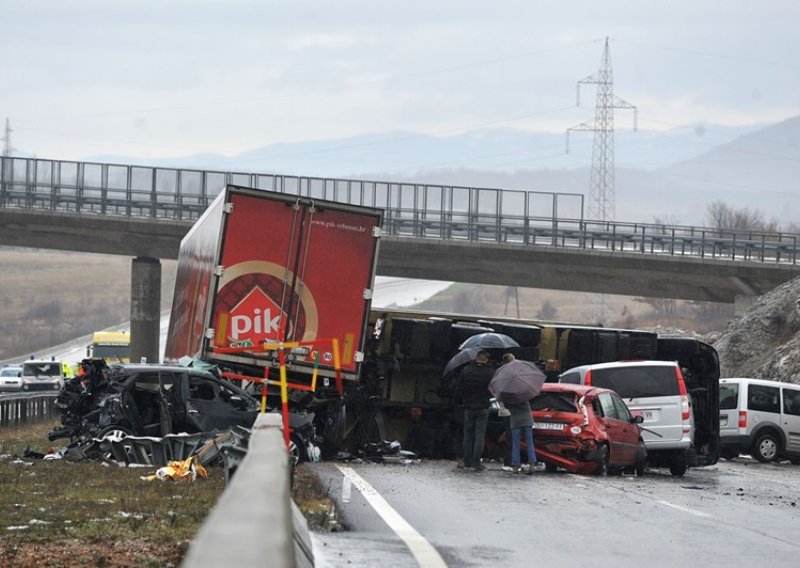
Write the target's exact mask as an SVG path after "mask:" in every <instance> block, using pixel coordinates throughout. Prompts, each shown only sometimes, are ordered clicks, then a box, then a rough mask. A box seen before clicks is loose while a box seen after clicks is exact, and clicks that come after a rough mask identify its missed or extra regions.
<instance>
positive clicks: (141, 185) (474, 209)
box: [0, 157, 798, 264]
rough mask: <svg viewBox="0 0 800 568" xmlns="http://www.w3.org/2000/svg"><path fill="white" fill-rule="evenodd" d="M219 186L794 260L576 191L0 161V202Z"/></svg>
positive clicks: (455, 224)
mask: <svg viewBox="0 0 800 568" xmlns="http://www.w3.org/2000/svg"><path fill="white" fill-rule="evenodd" d="M227 184H233V185H241V186H246V187H254V188H257V189H265V190H270V191H277V192H281V193H287V194H292V195H298V196H304V197H310V198H312V199H326V200H330V201H337V202H340V203H348V204H352V205H365V206H369V207H376V208H380V209H383V210H384V229H385V232H386V233H387V234H389V235H395V236H407V237H418V238H435V239H459V240H471V241H486V242H499V243H515V244H523V245H546V246H553V247H570V248H583V249H591V250H598V251H608V252H612V253H617V252H622V253H626V252H627V253H638V254H649V255H670V256H692V257H700V258H713V259H724V260H732V261H740V260H747V261H756V262H762V263H781V264H797V261H798V251H797V246H798V235H795V234H788V233H780V232H759V231H730V230H719V229H711V228H704V227H690V226H679V225H664V224H654V223H624V222H617V221H594V220H587V219H584V217H583V196H582V195H580V194H574V193H553V192H537V191H522V190H501V189H489V188H474V187H459V186H448V185H431V184H414V183H396V182H382V181H370V180H353V179H329V178H316V177H301V176H287V175H275V174H262V173H237V172H218V171H201V170H191V169H176V168H160V167H150V166H136V165H120V164H101V163H90V162H71V161H61V160H44V159H36V158H8V157H4V158H0V207H11V208H28V209H46V210H51V211H63V212H75V213H80V214H97V215H112V216H113V215H118V216H126V217H143V218H153V219H159V218H164V219H175V220H183V221H194V220H195V219H197V218H198V217H199V216H200V215H201V214H202V212H203V211H205V209H206V208H207V206H208V204H209V203H210V202H211V200H213V198H214V197H215V196H216V195H217V194H218V193H219V192H220V191H221V190H222V188H223V187H225V185H227Z"/></svg>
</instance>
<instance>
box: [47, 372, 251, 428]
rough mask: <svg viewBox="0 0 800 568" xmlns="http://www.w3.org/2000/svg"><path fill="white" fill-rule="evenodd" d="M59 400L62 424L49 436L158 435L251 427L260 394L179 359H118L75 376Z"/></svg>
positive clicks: (65, 387)
mask: <svg viewBox="0 0 800 568" xmlns="http://www.w3.org/2000/svg"><path fill="white" fill-rule="evenodd" d="M56 406H57V407H58V409H59V411H60V412H61V415H62V416H61V422H62V426H61V427H60V428H56V429H54V430H52V431H50V433H49V434H48V438H49V439H50V440H56V439H59V438H70V439H71V441H72V442H80V441H82V440H83V441H86V440H90V439H92V438H104V437H106V436H109V435H112V436H116V437H124V436H154V437H161V436H166V435H168V434H173V433H179V432H187V433H195V432H208V431H213V430H224V429H228V428H232V427H234V426H243V427H245V428H250V427H251V426H252V425H253V422H254V421H255V418H256V415H257V414H258V411H259V404H258V401H257V400H256V399H254V398H253V397H251V396H250V395H248V394H247V393H245V392H244V391H242V390H241V389H239V388H238V387H236V386H235V385H233V384H231V383H230V382H228V381H226V380H224V379H220V378H218V377H217V376H215V375H214V374H212V373H210V372H208V371H203V370H200V369H192V368H187V367H181V366H178V365H154V364H146V365H145V364H142V365H130V364H126V365H113V366H111V367H108V368H106V369H104V372H103V375H102V377H101V378H99V379H98V380H95V381H94V382H93V384H90V385H88V388H87V381H82V382H79V381H70V382H68V383H67V384H65V385H64V386H63V387H62V389H61V391H60V392H59V395H58V398H57V400H56Z"/></svg>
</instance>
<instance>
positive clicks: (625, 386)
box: [592, 365, 680, 398]
mask: <svg viewBox="0 0 800 568" xmlns="http://www.w3.org/2000/svg"><path fill="white" fill-rule="evenodd" d="M592 385H594V386H596V387H602V388H606V389H609V390H613V391H614V392H616V393H617V394H618V395H620V396H621V397H622V398H643V397H654V396H674V395H678V394H680V390H679V388H678V379H677V375H676V374H675V367H673V366H669V365H658V366H655V365H654V366H652V367H651V366H647V365H637V366H632V367H612V368H608V369H592Z"/></svg>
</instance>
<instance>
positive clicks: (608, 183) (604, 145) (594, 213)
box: [567, 37, 637, 221]
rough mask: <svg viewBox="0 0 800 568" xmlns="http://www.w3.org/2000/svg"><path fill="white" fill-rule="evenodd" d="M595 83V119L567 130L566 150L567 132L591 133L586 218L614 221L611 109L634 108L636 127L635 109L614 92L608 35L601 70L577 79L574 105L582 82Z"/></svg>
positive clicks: (634, 126)
mask: <svg viewBox="0 0 800 568" xmlns="http://www.w3.org/2000/svg"><path fill="white" fill-rule="evenodd" d="M582 84H584V85H587V84H592V85H597V101H596V103H595V113H594V122H593V123H591V124H589V123H585V122H584V123H581V124H579V125H577V126H573V127H572V128H569V129H567V153H569V133H570V132H571V131H573V130H588V131H591V132H594V145H593V146H592V175H591V179H590V186H589V206H588V209H587V216H586V218H587V219H589V220H597V221H614V219H615V216H616V206H615V195H614V109H615V108H624V109H632V110H633V130H634V131H636V129H637V124H636V123H637V111H636V107H635V106H633V105H632V104H630V103H628V102H625V101H623V100H622V99H621V98H619V97H618V96H616V95H615V94H614V74H613V71H612V69H611V55H610V53H609V51H608V38H607V37H606V46H605V50H604V51H603V60H602V62H601V63H600V70H599V71H598V72H597V73H593V74H592V75H589V76H588V77H586V78H585V79H582V80H580V81H578V86H577V106H580V105H581V85H582Z"/></svg>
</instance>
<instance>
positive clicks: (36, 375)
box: [22, 360, 65, 391]
mask: <svg viewBox="0 0 800 568" xmlns="http://www.w3.org/2000/svg"><path fill="white" fill-rule="evenodd" d="M64 378H65V376H64V365H63V363H62V362H61V361H33V360H31V361H25V362H24V363H23V364H22V390H24V391H32V390H58V389H60V388H61V385H63V384H64Z"/></svg>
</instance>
